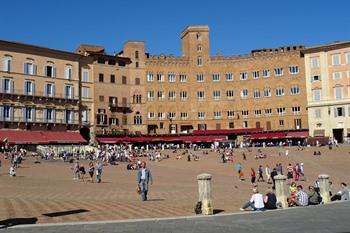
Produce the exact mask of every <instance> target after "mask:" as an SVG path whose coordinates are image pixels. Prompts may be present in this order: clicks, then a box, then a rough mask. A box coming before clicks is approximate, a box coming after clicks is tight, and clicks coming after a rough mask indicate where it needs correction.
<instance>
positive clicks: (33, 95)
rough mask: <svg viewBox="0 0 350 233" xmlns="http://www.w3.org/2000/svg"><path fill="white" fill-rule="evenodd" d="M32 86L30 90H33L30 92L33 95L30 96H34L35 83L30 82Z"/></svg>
mask: <svg viewBox="0 0 350 233" xmlns="http://www.w3.org/2000/svg"><path fill="white" fill-rule="evenodd" d="M32 85H33V86H32V88H33V90H32V93H33V94H32V95H33V96H35V83H34V82H32Z"/></svg>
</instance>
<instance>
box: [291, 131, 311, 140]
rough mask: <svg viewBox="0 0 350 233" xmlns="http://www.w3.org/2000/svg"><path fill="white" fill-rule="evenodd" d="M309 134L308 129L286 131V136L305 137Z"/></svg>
mask: <svg viewBox="0 0 350 233" xmlns="http://www.w3.org/2000/svg"><path fill="white" fill-rule="evenodd" d="M308 136H309V132H308V131H295V132H287V136H286V137H287V138H307V137H308Z"/></svg>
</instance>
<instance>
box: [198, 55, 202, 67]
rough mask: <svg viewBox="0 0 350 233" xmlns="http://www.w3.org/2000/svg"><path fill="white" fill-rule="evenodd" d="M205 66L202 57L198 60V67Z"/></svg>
mask: <svg viewBox="0 0 350 233" xmlns="http://www.w3.org/2000/svg"><path fill="white" fill-rule="evenodd" d="M202 65H203V60H202V57H198V58H197V66H202Z"/></svg>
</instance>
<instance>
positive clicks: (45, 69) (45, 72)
mask: <svg viewBox="0 0 350 233" xmlns="http://www.w3.org/2000/svg"><path fill="white" fill-rule="evenodd" d="M44 75H45V76H47V66H44Z"/></svg>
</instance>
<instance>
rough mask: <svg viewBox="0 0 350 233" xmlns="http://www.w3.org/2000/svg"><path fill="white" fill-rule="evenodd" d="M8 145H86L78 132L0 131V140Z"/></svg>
mask: <svg viewBox="0 0 350 233" xmlns="http://www.w3.org/2000/svg"><path fill="white" fill-rule="evenodd" d="M5 138H7V139H8V142H9V143H10V144H60V143H61V144H76V143H86V140H85V139H84V138H83V137H82V136H81V135H80V133H78V132H48V131H28V130H0V140H1V141H3V140H4V139H5Z"/></svg>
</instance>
